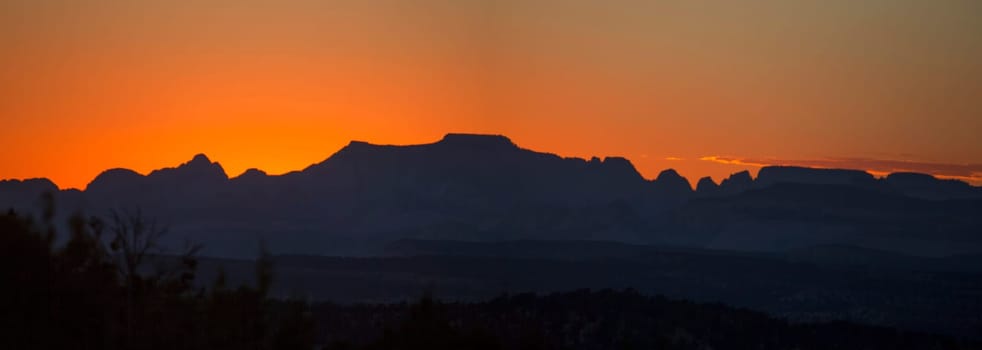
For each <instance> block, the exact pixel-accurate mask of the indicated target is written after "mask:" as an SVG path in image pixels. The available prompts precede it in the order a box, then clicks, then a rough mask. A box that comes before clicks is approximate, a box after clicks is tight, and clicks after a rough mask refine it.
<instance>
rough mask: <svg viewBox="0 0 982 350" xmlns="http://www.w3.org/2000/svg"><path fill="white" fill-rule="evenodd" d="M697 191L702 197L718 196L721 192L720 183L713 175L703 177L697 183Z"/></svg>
mask: <svg viewBox="0 0 982 350" xmlns="http://www.w3.org/2000/svg"><path fill="white" fill-rule="evenodd" d="M696 193H697V194H699V196H700V197H708V196H716V195H718V194H719V185H717V184H716V182H714V181H713V179H712V178H711V177H709V176H706V177H703V178H701V179H699V182H698V183H697V184H696Z"/></svg>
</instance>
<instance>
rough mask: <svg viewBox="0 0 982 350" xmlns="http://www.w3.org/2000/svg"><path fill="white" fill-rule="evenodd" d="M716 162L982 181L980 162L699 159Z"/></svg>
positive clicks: (843, 159) (859, 159) (981, 182)
mask: <svg viewBox="0 0 982 350" xmlns="http://www.w3.org/2000/svg"><path fill="white" fill-rule="evenodd" d="M699 160H702V161H709V162H714V163H719V164H729V165H742V166H751V167H765V166H771V165H793V166H804V167H811V168H841V169H863V170H866V171H867V172H869V173H871V174H874V175H879V176H882V175H887V174H890V173H897V172H917V173H924V174H931V175H934V176H936V177H939V178H944V179H957V180H963V181H966V182H969V183H972V184H975V185H980V184H982V164H971V163H970V164H958V163H932V162H920V161H911V160H896V159H875V158H823V159H778V158H742V157H726V156H705V157H701V158H699Z"/></svg>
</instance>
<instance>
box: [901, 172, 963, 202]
mask: <svg viewBox="0 0 982 350" xmlns="http://www.w3.org/2000/svg"><path fill="white" fill-rule="evenodd" d="M883 182H884V183H886V184H887V186H889V187H890V188H892V189H893V190H895V191H899V192H901V193H903V194H906V195H908V196H913V197H919V198H926V199H953V198H980V197H982V191H980V190H979V188H973V187H972V186H971V185H969V184H968V183H967V182H964V181H959V180H952V179H939V178H936V177H934V176H932V175H928V174H921V173H909V172H901V173H893V174H890V175H888V176H887V177H886V178H884V179H883Z"/></svg>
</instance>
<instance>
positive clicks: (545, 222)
mask: <svg viewBox="0 0 982 350" xmlns="http://www.w3.org/2000/svg"><path fill="white" fill-rule="evenodd" d="M695 184H696V186H695V189H693V188H692V187H691V186H690V182H689V181H688V180H687V179H685V178H683V177H682V176H680V175H679V174H677V173H676V172H675V171H673V170H665V171H663V172H661V173H660V174H659V175H658V176H657V177H656V178H655V179H650V180H649V179H645V178H643V177H642V176H641V175H640V174H639V173H638V171H637V170H635V168H634V166H633V165H632V164H631V162H630V161H629V160H627V159H624V158H619V157H607V158H604V159H599V158H593V159H590V160H586V159H579V158H561V157H559V156H556V155H553V154H547V153H539V152H534V151H531V150H526V149H522V148H520V147H518V146H517V145H515V144H514V143H512V142H511V140H509V139H508V138H506V137H504V136H497V135H465V134H448V135H446V136H445V137H444V138H443V139H442V140H440V141H438V142H436V143H432V144H424V145H412V146H382V145H373V144H369V143H365V142H358V141H353V142H351V143H350V144H349V145H348V146H346V147H344V148H343V149H342V150H340V151H339V152H337V153H336V154H334V155H332V156H331V157H329V158H328V159H326V160H325V161H323V162H321V163H317V164H314V165H311V166H309V167H307V168H306V169H303V170H302V171H295V172H291V173H288V174H284V175H267V174H266V173H264V172H262V171H261V170H257V169H250V170H248V171H246V172H244V173H243V174H241V175H239V176H237V177H234V178H229V177H228V175H227V174H226V173H225V171H224V169H223V168H222V166H221V165H220V164H219V163H217V162H213V161H211V160H210V159H208V157H207V156H205V155H200V154H199V155H197V156H195V157H194V158H193V159H192V160H190V161H189V162H187V163H184V164H181V165H180V166H177V167H174V168H165V169H160V170H155V171H153V172H151V173H150V174H147V175H141V174H139V173H136V172H134V171H131V170H127V169H111V170H106V171H105V172H103V173H102V174H100V175H99V176H98V177H96V178H95V179H94V180H93V181H92V182H91V183H89V184H88V186H87V187H86V189H85V190H84V191H79V190H63V191H59V190H58V187H57V186H56V185H55V184H54V183H52V182H51V181H49V180H47V179H33V180H26V181H17V180H7V181H2V182H0V206H2V207H13V208H18V209H20V210H33V208H37V203H38V198H39V196H40V194H41V193H43V192H46V191H50V192H53V193H56V202H57V203H58V205H59V209H60V210H59V212H60V213H62V215H67V214H68V213H71V212H74V211H84V212H86V213H90V214H100V213H105V212H107V211H108V210H110V209H112V208H117V209H118V208H136V207H139V208H141V209H142V210H143V211H144V212H145V213H147V214H148V215H151V216H153V217H156V218H158V219H160V220H161V221H163V222H165V223H168V224H169V225H170V226H171V229H172V231H173V232H174V233H176V235H172V236H174V237H172V238H171V239H173V240H175V242H176V239H178V238H180V239H184V238H188V239H191V240H194V241H196V242H201V243H203V244H204V245H205V246H206V253H207V254H210V255H216V256H251V255H252V254H254V252H255V242H256V241H257V240H258V239H260V238H262V239H265V240H267V241H269V243H270V245H271V247H272V248H273V249H274V250H275V251H276V252H278V253H294V254H341V255H364V254H378V253H379V252H380V251H382V250H381V249H382V247H384V246H386V245H387V244H390V243H391V242H394V241H398V240H401V239H436V240H462V241H510V240H602V241H619V242H628V243H641V244H663V245H676V246H691V247H699V248H712V249H727V250H741V251H744V250H745V251H764V252H770V251H788V250H794V249H802V248H807V247H814V246H821V245H830V244H834V245H849V246H859V247H865V248H873V249H882V250H887V251H894V252H900V253H906V254H913V255H926V256H941V255H951V254H965V253H982V237H980V234H979V233H980V232H982V215H980V214H982V188H978V187H973V186H970V185H968V184H966V183H964V182H960V181H956V180H940V179H936V178H934V177H932V176H930V175H925V174H916V173H895V174H890V175H888V176H886V177H883V178H875V177H874V176H872V175H871V174H869V173H867V172H864V171H861V170H841V169H811V168H800V167H781V166H774V167H765V168H762V169H761V170H760V172H759V173H758V176H757V178H752V177H751V175H750V173H749V172H740V173H736V174H733V175H732V176H730V177H729V178H727V179H725V180H723V181H722V182H721V183H720V184H716V183H715V182H713V181H712V179H710V178H703V179H699V180H698V181H696V182H695ZM175 242H169V243H171V244H175Z"/></svg>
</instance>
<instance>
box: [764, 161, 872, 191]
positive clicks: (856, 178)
mask: <svg viewBox="0 0 982 350" xmlns="http://www.w3.org/2000/svg"><path fill="white" fill-rule="evenodd" d="M777 183H799V184H814V185H852V186H872V185H875V183H876V178H874V177H873V175H872V174H870V173H867V172H865V171H862V170H849V169H817V168H804V167H796V166H768V167H763V168H761V169H760V172H759V173H757V181H755V184H754V185H755V187H766V186H770V185H773V184H777Z"/></svg>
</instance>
